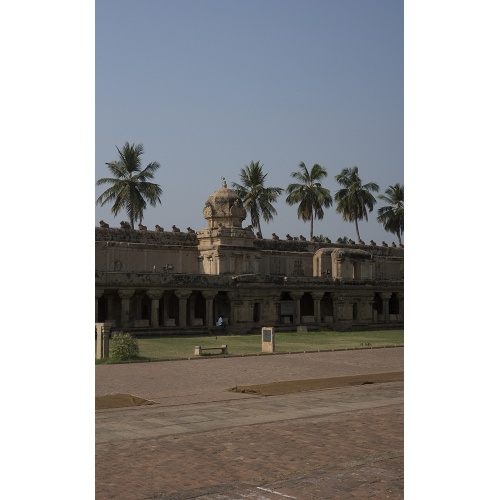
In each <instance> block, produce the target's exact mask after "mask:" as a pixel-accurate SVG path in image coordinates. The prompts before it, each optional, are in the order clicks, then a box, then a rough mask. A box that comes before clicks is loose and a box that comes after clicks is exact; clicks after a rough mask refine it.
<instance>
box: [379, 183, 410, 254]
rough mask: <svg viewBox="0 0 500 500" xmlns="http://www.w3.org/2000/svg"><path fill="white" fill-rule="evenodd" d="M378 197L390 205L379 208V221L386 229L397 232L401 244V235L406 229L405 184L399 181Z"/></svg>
mask: <svg viewBox="0 0 500 500" xmlns="http://www.w3.org/2000/svg"><path fill="white" fill-rule="evenodd" d="M378 198H379V199H381V200H382V201H385V202H386V203H389V205H387V206H385V207H380V208H379V209H378V217H377V221H378V222H380V224H382V225H383V226H384V229H385V230H386V231H388V232H390V233H393V234H395V235H396V236H397V237H398V240H399V244H400V245H401V235H402V234H403V231H404V186H402V185H401V184H399V183H397V184H394V186H389V187H388V188H387V189H386V190H385V194H381V195H379V196H378Z"/></svg>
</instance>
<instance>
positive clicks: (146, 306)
mask: <svg viewBox="0 0 500 500" xmlns="http://www.w3.org/2000/svg"><path fill="white" fill-rule="evenodd" d="M150 318H151V299H150V298H149V297H148V296H147V295H146V294H144V295H143V297H142V299H141V319H147V320H149V319H150Z"/></svg>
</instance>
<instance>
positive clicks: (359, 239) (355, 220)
mask: <svg viewBox="0 0 500 500" xmlns="http://www.w3.org/2000/svg"><path fill="white" fill-rule="evenodd" d="M354 224H355V225H356V234H357V235H358V243H359V242H360V241H361V236H360V235H359V228H358V219H354Z"/></svg>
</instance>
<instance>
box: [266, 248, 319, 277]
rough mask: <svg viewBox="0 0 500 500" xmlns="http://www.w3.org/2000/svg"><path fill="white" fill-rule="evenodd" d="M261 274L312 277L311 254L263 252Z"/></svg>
mask: <svg viewBox="0 0 500 500" xmlns="http://www.w3.org/2000/svg"><path fill="white" fill-rule="evenodd" d="M260 268H261V273H263V274H271V275H282V276H313V254H312V253H310V252H273V251H263V252H262V254H261V263H260Z"/></svg>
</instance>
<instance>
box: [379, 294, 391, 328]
mask: <svg viewBox="0 0 500 500" xmlns="http://www.w3.org/2000/svg"><path fill="white" fill-rule="evenodd" d="M391 295H392V293H391V292H383V293H381V294H380V297H381V298H382V303H383V316H384V323H388V322H389V299H390V298H391Z"/></svg>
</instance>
